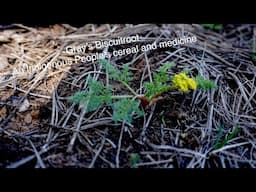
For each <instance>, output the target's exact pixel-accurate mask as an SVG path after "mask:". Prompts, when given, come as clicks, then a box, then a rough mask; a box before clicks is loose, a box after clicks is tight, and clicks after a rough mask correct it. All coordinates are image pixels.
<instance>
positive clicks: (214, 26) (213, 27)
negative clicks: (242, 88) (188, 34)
mask: <svg viewBox="0 0 256 192" xmlns="http://www.w3.org/2000/svg"><path fill="white" fill-rule="evenodd" d="M201 25H202V27H204V28H205V29H211V30H221V29H223V25H222V24H201Z"/></svg>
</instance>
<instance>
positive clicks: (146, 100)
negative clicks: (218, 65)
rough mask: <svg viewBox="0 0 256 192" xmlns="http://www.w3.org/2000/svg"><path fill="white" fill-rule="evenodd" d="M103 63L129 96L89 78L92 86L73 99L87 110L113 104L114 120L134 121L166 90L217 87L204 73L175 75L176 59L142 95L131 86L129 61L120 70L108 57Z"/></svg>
mask: <svg viewBox="0 0 256 192" xmlns="http://www.w3.org/2000/svg"><path fill="white" fill-rule="evenodd" d="M99 63H100V64H101V65H102V67H103V68H104V69H105V72H106V75H107V76H108V78H109V80H112V81H116V82H118V83H119V84H120V85H122V86H123V87H124V88H126V89H127V91H129V92H130V94H129V95H115V94H114V90H113V87H112V85H111V84H109V83H108V84H106V85H104V83H103V82H102V81H99V80H94V79H93V78H91V77H89V80H88V88H87V90H85V91H82V92H77V93H75V94H74V95H73V96H72V97H70V101H71V102H74V103H77V104H81V105H82V106H84V110H86V112H91V111H95V110H96V109H99V108H100V107H102V106H104V105H105V106H110V107H111V108H112V111H113V114H112V119H113V121H114V122H118V121H121V122H125V123H132V119H133V118H134V117H135V116H138V117H139V116H142V115H143V114H144V110H142V108H145V107H147V106H150V105H151V104H152V103H153V102H155V101H156V100H157V99H156V98H159V97H160V96H161V95H162V94H163V93H166V92H169V91H172V90H180V91H182V92H185V93H188V92H189V91H191V90H196V89H199V90H206V89H211V88H216V85H215V83H214V82H212V81H210V80H206V79H204V78H203V77H202V76H196V77H195V78H191V77H189V76H188V74H187V72H186V71H185V70H183V71H182V72H180V73H179V74H176V75H174V76H173V77H171V76H170V75H169V74H168V73H167V71H168V70H169V69H170V68H171V67H173V66H175V64H174V63H173V62H171V63H166V64H164V65H163V66H162V67H160V68H159V70H158V72H154V73H153V79H152V82H145V83H144V88H145V93H144V94H142V95H139V94H137V93H136V91H135V90H134V89H133V88H132V87H131V86H130V83H131V81H132V74H131V72H130V71H129V66H128V65H127V64H126V65H124V66H123V69H122V70H119V69H118V68H116V67H115V66H113V65H112V64H111V63H109V62H108V61H107V60H105V59H101V60H99Z"/></svg>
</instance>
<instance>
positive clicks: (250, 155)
mask: <svg viewBox="0 0 256 192" xmlns="http://www.w3.org/2000/svg"><path fill="white" fill-rule="evenodd" d="M132 35H139V36H140V37H141V38H143V42H139V43H138V42H134V43H130V44H123V45H118V46H113V47H111V48H110V50H111V51H113V50H115V49H116V50H118V49H126V48H128V47H131V46H135V45H137V44H140V45H141V44H143V43H144V44H145V43H153V42H160V41H166V40H172V39H174V38H178V37H182V36H196V38H197V41H196V42H195V43H186V44H182V45H177V46H173V47H167V48H161V49H160V48H158V49H152V50H148V51H145V52H141V51H139V52H136V53H133V54H123V55H122V56H117V57H113V58H111V59H110V60H109V61H110V62H111V63H112V64H113V65H114V66H116V67H117V68H119V69H121V68H122V66H123V65H124V64H127V63H129V69H130V71H131V73H132V77H133V79H132V81H131V83H130V86H131V87H132V88H133V89H134V90H135V91H136V93H138V94H142V93H143V92H144V90H145V87H144V86H143V83H144V82H149V81H151V80H152V76H153V73H154V72H156V71H158V69H159V67H161V66H162V64H163V63H167V62H174V63H175V64H176V65H175V66H174V67H173V68H172V69H171V70H170V71H168V74H169V75H170V76H173V75H175V74H177V73H179V72H181V71H182V70H184V69H186V70H187V71H188V73H189V74H190V75H191V76H196V75H197V74H200V75H202V76H204V77H205V78H207V79H210V80H212V81H214V82H215V83H216V84H217V88H216V89H211V90H206V91H198V90H195V91H190V92H189V93H183V92H181V91H176V92H175V94H168V93H166V94H165V95H163V97H161V99H159V100H158V101H156V102H154V103H153V104H152V105H150V106H148V107H147V108H144V109H143V111H144V115H143V116H141V117H136V116H135V117H134V118H133V120H132V123H125V122H115V121H113V120H112V109H111V108H110V107H108V106H105V105H104V106H102V107H99V108H98V109H97V110H95V111H93V112H89V113H86V112H85V110H83V109H82V108H81V106H79V105H78V104H74V103H71V102H70V101H69V99H68V98H69V97H70V96H72V95H74V94H75V93H76V92H78V91H82V90H86V88H87V85H88V77H89V76H93V77H94V78H96V79H98V80H102V81H105V78H106V77H105V74H104V73H105V71H104V70H103V69H102V68H101V67H100V65H99V62H98V61H95V62H90V61H86V62H77V61H76V60H75V55H76V53H75V52H74V53H71V54H67V52H66V51H65V48H66V47H67V46H73V47H75V46H79V45H80V44H81V43H85V42H93V41H98V40H103V39H113V38H117V37H120V36H121V37H128V36H132ZM255 38H256V25H250V24H244V25H232V24H229V25H223V26H218V27H214V26H206V25H205V26H202V25H198V24H193V25H188V24H184V25H183V24H162V25H153V24H141V25H128V24H127V25H119V24H118V25H117V24H113V25H112V24H111V25H108V24H104V25H93V24H87V25H85V26H83V27H78V28H76V27H73V26H71V25H67V24H62V25H61V24H60V25H59V24H56V25H52V26H49V27H47V28H46V27H38V28H34V27H27V26H23V25H17V24H16V25H11V26H9V27H8V28H6V29H0V167H7V168H17V167H32V168H34V167H35V168H47V167H55V168H63V167H79V168H80V167H81V168H93V167H95V168H140V167H147V168H216V167H218V168H229V167H231V168H239V167H252V168H254V167H256V138H255V137H256V75H255V74H256V39H255ZM85 49H86V53H91V54H92V53H96V52H97V50H96V48H95V47H87V48H85ZM80 50H82V49H80ZM57 60H58V61H60V64H62V65H61V67H56V66H55V67H52V66H51V64H52V63H53V62H56V61H57ZM67 61H70V62H67ZM23 64H26V67H27V69H29V70H24V71H22V73H21V71H19V69H21V66H22V65H23ZM43 64H44V67H42V65H43ZM23 67H24V65H23ZM113 88H114V89H115V90H117V91H119V92H124V90H123V88H122V87H120V85H119V84H115V83H114V84H113ZM141 108H142V107H141Z"/></svg>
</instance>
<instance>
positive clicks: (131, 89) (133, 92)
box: [120, 81, 138, 96]
mask: <svg viewBox="0 0 256 192" xmlns="http://www.w3.org/2000/svg"><path fill="white" fill-rule="evenodd" d="M120 82H121V83H123V85H124V86H125V87H126V88H127V89H129V91H131V92H132V94H134V95H135V96H138V94H137V93H136V92H135V91H134V90H133V88H131V87H130V86H129V85H128V84H127V83H126V82H124V81H120Z"/></svg>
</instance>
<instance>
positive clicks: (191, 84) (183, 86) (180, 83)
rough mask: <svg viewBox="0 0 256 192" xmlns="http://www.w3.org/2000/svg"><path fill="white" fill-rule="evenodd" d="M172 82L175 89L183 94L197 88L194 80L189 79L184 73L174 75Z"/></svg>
mask: <svg viewBox="0 0 256 192" xmlns="http://www.w3.org/2000/svg"><path fill="white" fill-rule="evenodd" d="M172 81H173V83H174V85H175V87H176V88H178V89H180V90H181V91H183V92H188V91H189V89H192V90H195V89H196V87H197V85H196V82H195V80H194V79H192V78H189V77H188V76H187V75H186V74H185V73H184V72H181V73H179V74H177V75H175V76H174V77H173V80H172Z"/></svg>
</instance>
